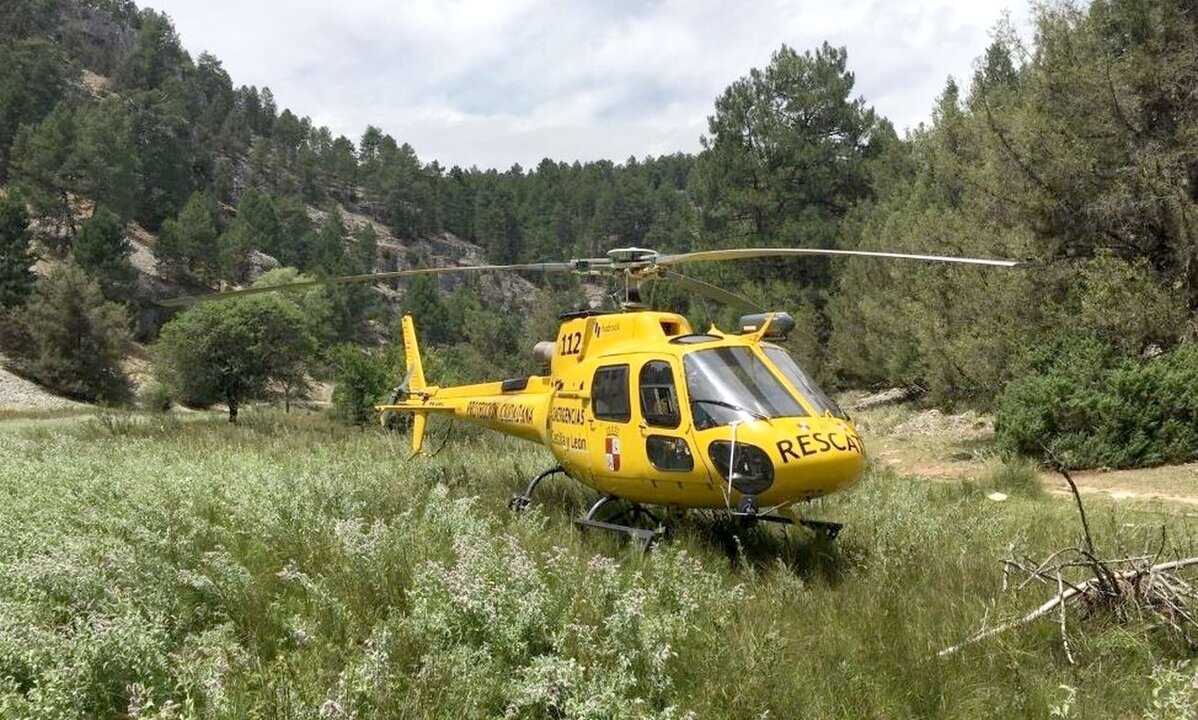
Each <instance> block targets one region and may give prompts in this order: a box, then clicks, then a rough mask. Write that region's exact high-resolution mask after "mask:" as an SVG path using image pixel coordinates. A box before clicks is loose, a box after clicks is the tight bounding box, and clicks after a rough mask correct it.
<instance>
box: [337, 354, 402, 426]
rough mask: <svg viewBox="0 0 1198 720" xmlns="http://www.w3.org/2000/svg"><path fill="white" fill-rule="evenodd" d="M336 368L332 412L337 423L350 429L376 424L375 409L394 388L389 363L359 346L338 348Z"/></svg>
mask: <svg viewBox="0 0 1198 720" xmlns="http://www.w3.org/2000/svg"><path fill="white" fill-rule="evenodd" d="M332 358H333V365H334V368H335V370H334V382H335V383H336V387H335V388H334V389H333V408H334V410H335V411H336V413H337V417H338V419H340V420H342V421H344V422H346V423H349V424H351V425H365V424H367V423H370V422H373V420H374V406H375V404H376V403H378V402H379V401H381V400H382V399H383V397H384V395H386V393H387V390H388V389H390V387H391V385H392V377H391V370H390V367H389V363H388V362H387V359H386V358H385V357H383V356H381V355H378V354H372V353H370V352H369V351H367V350H364V349H362V348H360V347H357V346H356V345H338V346H337V347H335V348H333V353H332Z"/></svg>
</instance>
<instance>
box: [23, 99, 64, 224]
mask: <svg viewBox="0 0 1198 720" xmlns="http://www.w3.org/2000/svg"><path fill="white" fill-rule="evenodd" d="M74 146H75V116H74V114H73V113H72V112H71V110H70V108H68V107H67V106H66V105H64V104H62V103H59V104H58V105H56V106H55V107H54V110H53V111H52V112H51V113H50V114H49V115H47V116H46V117H45V119H43V120H42V121H41V122H40V123H38V124H37V125H34V126H29V125H23V126H21V128H20V129H19V130H18V131H17V135H16V138H15V139H14V140H13V152H12V179H13V182H14V183H16V185H17V187H19V188H21V190H22V192H23V193H24V195H25V198H26V199H27V200H28V201H29V205H30V206H31V207H32V208H33V212H34V214H35V215H36V216H37V217H41V218H46V219H47V220H50V221H52V222H55V223H57V224H58V225H59V226H60V227H66V228H67V229H68V230H69V231H70V232H71V233H72V234H74V231H75V222H74V212H73V211H72V209H71V201H70V195H69V193H70V191H71V190H73V189H74V187H75V185H74V180H75V178H74V177H73V176H72V175H71V168H70V163H69V162H68V160H69V158H70V156H71V149H72V148H73V147H74Z"/></svg>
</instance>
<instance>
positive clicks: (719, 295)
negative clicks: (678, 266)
mask: <svg viewBox="0 0 1198 720" xmlns="http://www.w3.org/2000/svg"><path fill="white" fill-rule="evenodd" d="M665 279H666V280H670V281H672V282H675V283H677V284H678V285H679V286H680V287H683V288H686V289H687V290H690V291H691V292H695V293H698V294H700V295H706V296H707V297H709V298H711V299H712V300H715V301H716V302H721V303H724V304H725V305H729V306H731V307H734V308H736V309H737V310H740V311H741V312H745V313H761V312H765V308H763V307H761V306H759V305H757V304H756V303H754V302H753V301H752V300H750V299H749V298H747V297H745V296H743V295H738V294H736V293H734V292H731V291H729V290H725V289H724V288H722V287H717V286H715V285H712V284H711V283H706V282H703V281H702V280H696V279H695V278H693V277H687V276H686V275H683V274H681V273H676V272H674V271H673V270H670V271H667V272H666V274H665Z"/></svg>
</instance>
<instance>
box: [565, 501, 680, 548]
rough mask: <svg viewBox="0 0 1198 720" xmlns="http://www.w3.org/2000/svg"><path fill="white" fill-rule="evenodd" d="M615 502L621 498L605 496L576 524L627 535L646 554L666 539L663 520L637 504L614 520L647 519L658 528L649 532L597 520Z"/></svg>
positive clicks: (576, 519)
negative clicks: (624, 518) (599, 514)
mask: <svg viewBox="0 0 1198 720" xmlns="http://www.w3.org/2000/svg"><path fill="white" fill-rule="evenodd" d="M615 500H619V498H617V497H616V496H615V495H604V496H603V497H601V498H599V499H598V500H596V501H595V504H594V505H592V506H591V509H590V510H588V511H587V514H586V515H585V516H583V517H580V518H574V524H575V525H578V526H579V527H585V528H594V529H595V530H606V531H608V532H614V533H617V534H621V535H627V536H628V537H630V538H632V539H633V540H634V541H636V542H637V543H639V544H640V546H641V550H644V551H645V552H648V551H649V549H650V548H652V547H653V546H654V545H656V544H657V541H659V540H661V539H662V538H663V537H665V534H666V528H665V525H663V524H662V523H661V519H660V518H658V517H657V516H656V515H654V514H653V513H651V512H649V511H648V510H646V509H645V508H643V507H641V506H640V505H636V504H633V505H631V506H629V507H628V508H627V509H625V510H623V511H621V512H620V513H618V514H617V515H616V516H615V517H614V518H612V519H613V520H615V519H619V518H623V517H628V518H629V521H632V520H635V519H637V518H647V519H649V520H650V521H651V522H653V523H656V525H657V527H656V528H654V529H653V530H649V529H647V528H642V527H634V526H632V525H621V524H619V523H615V522H606V521H603V520H596V519H595V516H596V515H597V514H598V513H599V510H601V509H602V508H604V507H606V506H607V505H608V504H609V503H611V502H613V501H615Z"/></svg>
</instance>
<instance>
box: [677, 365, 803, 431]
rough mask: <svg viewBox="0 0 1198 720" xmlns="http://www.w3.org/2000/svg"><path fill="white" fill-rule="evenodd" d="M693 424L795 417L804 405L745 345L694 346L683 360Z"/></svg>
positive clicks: (704, 425) (702, 426)
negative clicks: (694, 349)
mask: <svg viewBox="0 0 1198 720" xmlns="http://www.w3.org/2000/svg"><path fill="white" fill-rule="evenodd" d="M682 364H683V368H685V370H686V389H687V392H688V394H689V396H690V398H689V399H690V407H691V414H692V415H693V416H694V418H695V428H696V429H698V430H705V429H707V428H710V427H716V426H718V425H727V424H729V423H731V422H732V421H734V420H743V421H749V420H753V419H760V418H775V417H798V416H803V415H806V414H807V413H806V412H805V411H804V410H803V406H802V405H800V404H799V402H798V400H796V399H795V398H794V396H792V395H791V394H790V392H789V391H788V390H787V389H786V386H785V385H783V384H782V382H781V381H780V380H778V378H777V376H775V375H774V373H773V372H772V371H771V370H770V368H769V366H768V365H766V364H765V363H764V362H763V361H762V360H761V358H759V357H757V355H755V354H754V353H753V351H752V350H750V349H749V348H747V347H721V348H712V349H710V350H696V351H694V352H692V353H689V354H687V355H686V356H685V357H684V358H683V361H682Z"/></svg>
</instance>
